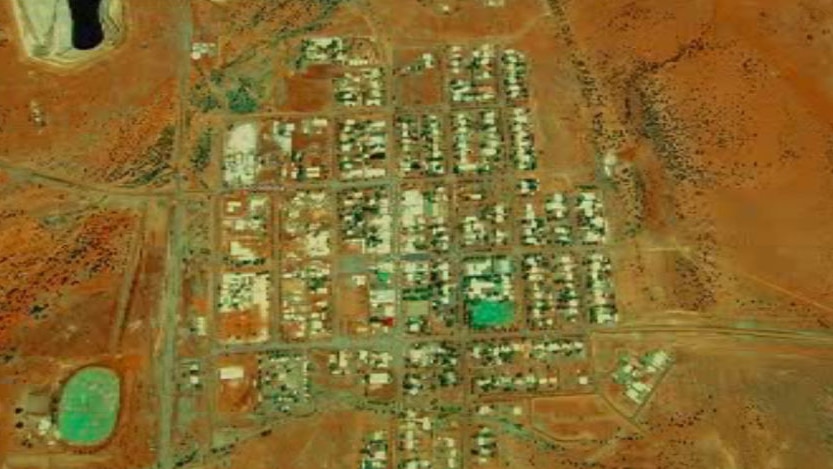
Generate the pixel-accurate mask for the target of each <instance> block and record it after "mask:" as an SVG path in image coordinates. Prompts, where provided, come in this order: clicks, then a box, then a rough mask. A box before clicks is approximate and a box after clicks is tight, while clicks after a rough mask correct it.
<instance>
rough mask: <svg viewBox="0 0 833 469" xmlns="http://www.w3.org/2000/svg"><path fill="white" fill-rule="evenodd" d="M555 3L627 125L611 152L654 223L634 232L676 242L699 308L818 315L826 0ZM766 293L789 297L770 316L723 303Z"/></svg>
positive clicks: (825, 308)
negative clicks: (619, 147)
mask: <svg viewBox="0 0 833 469" xmlns="http://www.w3.org/2000/svg"><path fill="white" fill-rule="evenodd" d="M565 5H566V6H565V8H564V10H565V12H566V13H565V14H566V17H567V18H568V20H569V22H570V24H571V26H572V32H573V34H574V40H575V42H576V44H577V45H578V47H579V48H580V51H581V54H582V55H583V56H584V57H585V59H586V60H587V62H588V69H589V70H590V71H591V73H592V74H593V75H594V77H595V78H596V82H595V85H596V90H595V91H596V92H597V96H598V97H600V99H602V100H604V101H605V104H606V109H605V112H607V113H608V115H609V116H613V118H610V119H609V120H610V121H612V122H619V123H620V125H621V126H622V128H623V129H625V130H626V135H627V138H626V139H625V143H624V144H625V145H626V146H625V149H626V150H627V149H629V150H628V151H625V152H623V155H624V157H625V158H627V159H630V160H631V161H633V163H634V165H635V166H636V168H637V170H638V171H639V172H641V175H642V177H643V179H644V180H645V181H646V186H647V188H646V189H645V192H644V194H643V195H644V196H645V197H648V198H650V199H649V200H646V206H647V207H649V209H650V211H646V213H645V215H649V216H650V217H651V219H647V220H646V221H645V225H646V227H647V228H651V229H656V231H654V232H653V233H642V235H646V236H656V235H659V236H660V239H661V240H662V242H663V243H664V244H665V245H666V246H679V247H681V248H683V250H684V252H685V253H686V257H688V259H689V260H690V262H691V264H692V265H691V266H689V267H686V268H688V269H689V270H692V271H693V272H692V274H691V275H687V276H683V277H686V278H687V280H683V281H688V282H692V281H696V282H699V283H700V284H701V285H702V288H701V293H700V294H701V296H702V298H701V300H702V301H699V303H700V306H701V308H700V309H701V310H703V311H706V312H709V311H711V312H715V313H716V314H717V315H719V316H724V317H725V318H727V319H731V320H732V321H743V320H753V321H757V322H758V323H759V324H762V325H766V324H779V325H788V326H791V327H801V328H819V327H821V328H829V327H830V325H831V324H833V323H832V322H831V321H833V277H831V276H830V275H827V267H828V265H829V264H830V260H831V259H833V205H831V204H830V203H828V202H827V200H828V199H829V195H830V194H833V180H831V178H830V175H831V173H833V158H831V154H833V145H832V144H833V142H831V140H830V137H829V135H830V131H831V130H832V129H831V124H830V122H831V117H833V114H832V113H833V106H831V98H830V96H831V93H833V91H832V90H831V88H830V86H829V85H828V83H827V81H828V79H827V77H828V76H829V69H830V67H831V64H830V61H829V60H826V59H824V57H826V56H827V55H829V50H830V48H831V47H833V46H832V45H831V44H833V43H832V42H831V41H833V39H831V38H830V36H829V30H828V29H827V27H826V26H825V25H826V24H829V21H830V18H831V13H833V12H831V11H830V9H829V8H823V7H822V6H821V5H820V3H819V2H811V1H804V2H793V1H789V2H788V1H775V2H773V1H768V2H762V1H750V2H742V3H739V2H723V1H720V2H713V1H695V2H680V1H675V2H667V1H665V2H660V1H655V0H642V1H612V2H609V1H605V2H600V1H583V2H575V1H573V2H565ZM660 38H661V40H660ZM674 275H675V274H671V276H670V277H672V278H668V279H666V282H668V283H670V284H671V285H670V288H671V289H672V290H673V289H674V288H676V287H675V286H674V283H675V282H677V281H675V280H674V279H673V276H674ZM749 284H753V285H755V288H750V287H749ZM738 290H746V292H745V294H737V291H738ZM756 290H757V291H756ZM767 294H768V295H776V296H780V297H782V303H783V304H784V305H789V304H790V303H793V304H794V305H793V306H791V307H789V306H788V307H786V308H784V309H783V310H781V311H780V314H779V316H780V318H774V317H771V315H770V314H768V313H766V314H764V313H759V312H757V311H755V308H754V307H752V308H747V309H746V310H744V311H743V312H741V313H740V314H738V313H737V312H736V311H735V307H737V306H738V305H740V304H742V303H749V302H754V301H755V300H756V297H757V296H758V295H767ZM695 303H698V302H695ZM808 308H809V309H810V310H811V313H809V314H808V313H807V311H806V309H808Z"/></svg>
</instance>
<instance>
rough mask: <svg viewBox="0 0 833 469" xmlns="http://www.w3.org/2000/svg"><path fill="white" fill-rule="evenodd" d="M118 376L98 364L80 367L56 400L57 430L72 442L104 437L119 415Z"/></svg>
mask: <svg viewBox="0 0 833 469" xmlns="http://www.w3.org/2000/svg"><path fill="white" fill-rule="evenodd" d="M120 392H121V384H120V382H119V377H118V376H117V375H116V373H114V372H113V371H112V370H110V369H108V368H102V367H98V366H94V367H88V368H82V369H81V370H79V371H78V372H77V373H75V374H74V375H73V376H72V377H71V378H70V379H69V381H67V382H66V384H64V389H63V391H62V392H61V401H60V403H59V404H58V432H59V433H60V436H61V438H62V439H63V440H64V441H66V442H68V443H71V444H76V445H95V444H98V443H101V442H102V441H104V440H106V439H107V437H109V436H110V434H111V433H112V432H113V429H114V428H115V426H116V420H118V416H119V397H120V396H119V394H120Z"/></svg>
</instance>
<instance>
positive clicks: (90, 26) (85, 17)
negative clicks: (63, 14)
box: [67, 0, 104, 50]
mask: <svg viewBox="0 0 833 469" xmlns="http://www.w3.org/2000/svg"><path fill="white" fill-rule="evenodd" d="M67 2H68V3H69V10H70V13H71V14H72V46H73V47H75V48H76V49H80V50H88V49H94V48H95V47H96V46H98V45H99V44H101V41H103V40H104V30H103V29H102V26H101V19H100V18H99V14H98V8H99V6H101V0H67Z"/></svg>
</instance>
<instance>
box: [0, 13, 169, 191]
mask: <svg viewBox="0 0 833 469" xmlns="http://www.w3.org/2000/svg"><path fill="white" fill-rule="evenodd" d="M11 10H12V8H11V2H3V3H2V4H0V29H2V30H3V31H4V32H6V33H7V34H11V33H14V34H15V36H14V37H13V38H12V39H13V40H9V41H5V42H0V63H2V64H3V73H0V94H2V96H3V107H2V109H0V160H2V162H3V163H4V164H11V165H21V166H26V167H29V168H33V169H38V170H43V171H45V172H47V173H50V174H55V175H60V176H61V177H64V178H67V179H70V180H75V181H83V183H85V184H91V183H114V184H130V185H142V181H140V180H141V176H142V175H145V174H147V173H149V172H152V171H155V170H161V171H162V173H164V172H165V171H166V169H165V165H166V164H168V163H169V162H168V159H169V157H170V155H169V154H162V155H159V156H158V157H154V155H150V157H149V154H148V151H152V150H147V151H143V149H147V148H148V147H151V146H153V144H154V143H155V142H157V139H159V137H160V134H162V132H163V129H164V128H165V127H166V126H169V125H172V124H173V122H174V118H175V116H176V100H177V98H176V74H177V71H178V66H177V64H178V63H179V57H182V54H181V53H180V51H179V50H178V44H177V41H178V40H179V35H178V31H177V28H176V27H164V28H160V27H159V25H160V24H165V25H175V24H177V23H179V19H178V17H177V15H176V4H175V2H168V1H166V0H150V1H147V2H142V5H141V8H139V7H138V4H136V5H135V7H134V6H133V5H128V6H127V8H125V15H126V18H125V21H126V23H127V24H129V27H128V28H127V33H126V39H125V42H124V44H122V45H121V46H120V47H119V48H118V49H117V50H115V51H113V52H111V53H109V54H107V55H106V56H103V57H102V58H101V59H100V60H97V61H96V62H94V63H92V64H89V65H87V66H86V67H85V68H83V69H82V70H80V71H74V72H72V73H70V72H69V71H64V70H61V69H59V68H54V67H49V66H44V65H41V64H36V63H34V62H32V61H28V60H26V59H25V58H24V55H23V54H24V53H23V51H22V50H21V49H20V47H19V41H17V36H16V34H17V26H16V25H15V24H14V18H13V14H12V11H11ZM138 77H141V80H139V79H137V78H138ZM32 106H37V107H39V108H40V110H41V111H42V112H43V114H44V116H45V117H44V118H45V121H46V124H45V126H39V125H37V124H35V123H34V121H32V118H31V109H32ZM162 153H165V152H162ZM58 155H60V157H57V158H56V156H58ZM162 182H164V181H162ZM157 183H158V184H159V183H160V182H159V181H157Z"/></svg>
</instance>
